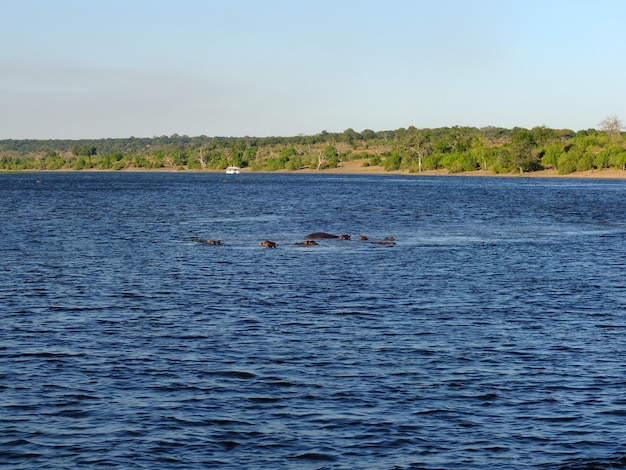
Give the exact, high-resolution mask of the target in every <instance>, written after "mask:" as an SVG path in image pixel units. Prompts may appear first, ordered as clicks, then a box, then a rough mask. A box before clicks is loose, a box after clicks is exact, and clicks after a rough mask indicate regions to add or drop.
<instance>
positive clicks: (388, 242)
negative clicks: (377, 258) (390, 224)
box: [372, 237, 396, 246]
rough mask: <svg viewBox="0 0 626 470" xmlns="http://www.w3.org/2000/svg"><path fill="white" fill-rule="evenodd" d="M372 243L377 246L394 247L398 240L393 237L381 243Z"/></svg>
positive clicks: (384, 239)
mask: <svg viewBox="0 0 626 470" xmlns="http://www.w3.org/2000/svg"><path fill="white" fill-rule="evenodd" d="M372 243H375V244H376V245H388V246H394V245H395V244H396V239H395V238H393V237H385V238H383V239H382V240H381V241H379V242H372Z"/></svg>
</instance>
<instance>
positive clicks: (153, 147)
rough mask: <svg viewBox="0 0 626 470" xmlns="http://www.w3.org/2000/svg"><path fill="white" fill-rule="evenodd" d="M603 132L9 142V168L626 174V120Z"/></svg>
mask: <svg viewBox="0 0 626 470" xmlns="http://www.w3.org/2000/svg"><path fill="white" fill-rule="evenodd" d="M599 127H600V129H598V130H596V129H588V130H582V131H578V132H574V131H572V130H569V129H550V128H547V127H545V126H539V127H534V128H532V129H525V128H519V127H515V128H513V129H505V128H500V127H484V128H480V129H479V128H475V127H460V126H455V127H441V128H434V129H417V128H415V127H412V126H411V127H408V128H406V129H405V128H401V129H396V130H392V131H373V130H369V129H366V130H364V131H362V132H356V131H354V130H353V129H347V130H345V131H343V132H341V133H329V132H326V131H322V132H321V133H319V134H315V135H308V136H305V135H299V136H294V137H263V138H260V137H259V138H257V137H207V136H199V137H188V136H185V135H183V136H180V135H177V134H174V135H171V136H161V137H152V138H136V137H130V138H125V139H95V140H11V139H9V140H0V170H5V171H20V170H90V169H91V170H93V169H97V170H128V169H173V170H223V169H225V168H226V167H227V166H231V165H234V166H239V167H242V168H246V167H248V168H250V169H252V170H255V171H276V170H291V171H298V170H302V169H316V170H324V169H327V168H334V167H337V166H339V165H340V164H341V162H345V161H354V160H358V161H360V162H361V164H362V165H363V166H375V167H380V168H381V169H384V170H386V171H393V170H407V171H408V172H412V173H418V172H421V171H427V170H441V169H445V170H447V171H448V172H450V173H463V172H467V171H475V170H483V171H487V172H491V173H494V174H503V173H524V172H533V171H538V170H542V169H550V168H551V169H555V170H556V171H557V172H558V173H559V174H562V175H566V174H569V173H573V172H579V171H587V170H592V169H607V168H614V169H621V170H626V135H625V134H624V133H622V130H623V126H622V122H621V121H620V120H619V119H618V118H617V117H616V116H611V117H610V118H608V119H606V120H604V121H602V123H600V126H599Z"/></svg>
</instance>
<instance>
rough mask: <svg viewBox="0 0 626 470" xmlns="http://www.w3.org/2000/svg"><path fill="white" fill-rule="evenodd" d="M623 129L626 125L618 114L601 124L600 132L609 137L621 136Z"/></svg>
mask: <svg viewBox="0 0 626 470" xmlns="http://www.w3.org/2000/svg"><path fill="white" fill-rule="evenodd" d="M623 128H624V123H623V122H622V120H621V119H620V118H619V117H618V116H617V115H616V114H613V115H612V116H609V117H607V118H606V119H604V120H603V121H602V122H601V123H600V130H603V131H604V132H606V133H607V134H609V135H619V134H620V132H622V129H623Z"/></svg>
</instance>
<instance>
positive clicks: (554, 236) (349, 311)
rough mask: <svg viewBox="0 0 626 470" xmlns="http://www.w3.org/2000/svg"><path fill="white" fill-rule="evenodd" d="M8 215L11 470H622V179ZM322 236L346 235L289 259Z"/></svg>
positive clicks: (54, 187)
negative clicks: (266, 243) (311, 237)
mask: <svg viewBox="0 0 626 470" xmlns="http://www.w3.org/2000/svg"><path fill="white" fill-rule="evenodd" d="M0 197H1V201H2V206H1V207H0V235H1V241H0V314H1V315H2V321H1V322H0V466H2V467H3V468H25V469H26V468H28V469H30V468H38V469H43V468H76V467H83V468H92V467H105V466H107V467H110V466H112V467H118V468H263V467H264V468H276V469H280V468H298V469H300V468H304V469H321V468H327V469H354V468H377V469H379V468H390V469H391V468H396V469H418V468H419V469H457V468H460V469H486V468H489V469H505V468H518V469H519V468H546V469H547V468H554V469H557V468H561V469H583V468H584V469H592V468H598V469H600V468H626V358H625V353H624V352H625V351H626V203H625V201H626V181H619V180H579V179H535V178H528V179H523V178H495V177H494V178H463V177H459V178H457V177H411V176H389V175H380V176H370V175H368V176H357V175H354V176H338V175H310V174H309V175H298V174H242V175H238V176H226V175H222V174H202V173H194V174H188V173H182V172H181V173H165V174H164V173H80V172H74V173H18V174H4V175H0ZM317 231H324V232H330V233H335V234H340V233H347V234H350V235H352V240H338V239H324V240H319V245H317V246H310V247H306V246H296V245H294V243H295V242H300V241H303V240H304V236H305V235H306V234H307V233H310V232H317ZM359 234H363V235H367V236H368V238H369V240H368V241H358V240H357V239H356V238H357V235H359ZM389 236H392V237H394V238H395V240H396V243H395V245H393V246H392V245H381V244H376V243H372V242H375V241H379V240H382V239H383V238H384V237H389ZM209 238H210V239H219V240H221V241H222V245H221V246H210V245H208V244H207V243H200V242H199V241H198V240H206V239H209ZM265 239H269V240H273V241H275V242H276V243H278V245H279V246H278V248H276V249H266V248H262V247H260V246H259V245H258V244H259V242H260V241H262V240H265Z"/></svg>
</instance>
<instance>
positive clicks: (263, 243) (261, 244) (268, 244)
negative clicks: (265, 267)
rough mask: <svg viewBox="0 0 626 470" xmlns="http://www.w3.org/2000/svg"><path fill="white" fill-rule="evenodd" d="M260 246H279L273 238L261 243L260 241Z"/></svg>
mask: <svg viewBox="0 0 626 470" xmlns="http://www.w3.org/2000/svg"><path fill="white" fill-rule="evenodd" d="M259 246H264V247H265V248H276V247H277V246H278V243H276V242H273V241H271V240H263V241H262V242H261V243H259Z"/></svg>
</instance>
